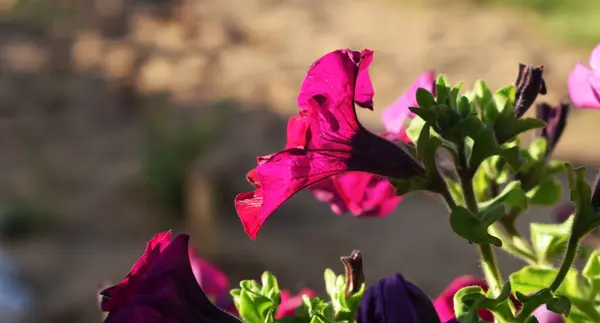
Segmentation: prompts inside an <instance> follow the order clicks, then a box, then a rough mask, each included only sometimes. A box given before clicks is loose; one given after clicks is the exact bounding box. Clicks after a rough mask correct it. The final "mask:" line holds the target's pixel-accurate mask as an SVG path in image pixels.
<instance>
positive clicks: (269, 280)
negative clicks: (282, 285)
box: [260, 271, 279, 295]
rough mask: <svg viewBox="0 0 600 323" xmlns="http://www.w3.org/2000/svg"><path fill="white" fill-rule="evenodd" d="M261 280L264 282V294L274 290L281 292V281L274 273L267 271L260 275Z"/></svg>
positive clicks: (262, 292) (262, 291)
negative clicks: (278, 280) (279, 281)
mask: <svg viewBox="0 0 600 323" xmlns="http://www.w3.org/2000/svg"><path fill="white" fill-rule="evenodd" d="M260 281H261V283H262V289H261V294H262V295H267V294H269V293H273V292H275V293H277V294H279V283H278V282H277V278H276V277H275V276H274V275H273V274H271V273H270V272H268V271H265V272H264V273H263V274H262V276H261V277H260Z"/></svg>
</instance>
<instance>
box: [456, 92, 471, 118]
mask: <svg viewBox="0 0 600 323" xmlns="http://www.w3.org/2000/svg"><path fill="white" fill-rule="evenodd" d="M472 108H473V105H472V104H471V102H470V101H469V99H468V98H467V97H466V96H461V97H460V98H459V100H458V109H457V110H458V113H459V114H460V116H461V117H462V118H466V117H467V116H468V115H469V114H471V113H472V112H474V111H473V109H472Z"/></svg>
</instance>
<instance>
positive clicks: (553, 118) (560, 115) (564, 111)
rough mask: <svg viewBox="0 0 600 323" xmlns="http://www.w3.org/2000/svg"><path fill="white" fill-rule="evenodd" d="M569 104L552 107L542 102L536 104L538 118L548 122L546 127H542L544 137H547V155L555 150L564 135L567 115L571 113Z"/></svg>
mask: <svg viewBox="0 0 600 323" xmlns="http://www.w3.org/2000/svg"><path fill="white" fill-rule="evenodd" d="M569 107H570V106H569V104H568V103H561V104H560V105H559V106H558V107H556V108H552V107H551V106H550V105H548V104H546V103H540V104H538V105H537V106H536V114H537V118H538V119H542V120H544V121H545V122H546V127H545V128H544V129H542V133H541V135H542V137H544V138H546V142H547V145H546V156H549V155H550V154H552V152H553V151H554V148H555V147H556V144H557V143H558V140H559V139H560V137H561V136H562V133H563V131H564V130H565V127H566V125H567V117H568V115H569Z"/></svg>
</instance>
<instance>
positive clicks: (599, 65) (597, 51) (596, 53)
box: [590, 44, 600, 72]
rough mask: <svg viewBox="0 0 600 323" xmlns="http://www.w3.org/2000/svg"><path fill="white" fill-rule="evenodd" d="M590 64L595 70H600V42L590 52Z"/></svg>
mask: <svg viewBox="0 0 600 323" xmlns="http://www.w3.org/2000/svg"><path fill="white" fill-rule="evenodd" d="M590 66H591V67H592V69H593V70H594V71H597V72H599V71H600V44H598V45H596V47H594V49H593V50H592V53H591V54H590Z"/></svg>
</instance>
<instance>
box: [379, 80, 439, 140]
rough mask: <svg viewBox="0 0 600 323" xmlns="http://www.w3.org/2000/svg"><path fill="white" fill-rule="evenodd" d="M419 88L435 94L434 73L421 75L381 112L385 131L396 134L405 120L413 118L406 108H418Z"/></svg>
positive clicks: (402, 127) (412, 114)
mask: <svg viewBox="0 0 600 323" xmlns="http://www.w3.org/2000/svg"><path fill="white" fill-rule="evenodd" d="M419 88H424V89H425V90H427V91H429V92H431V93H435V72H433V71H428V72H425V73H423V74H421V75H420V76H419V77H418V78H417V80H416V81H415V82H414V83H413V84H412V85H411V86H410V88H408V90H406V92H404V93H403V94H402V95H401V96H400V97H399V98H398V99H396V101H394V103H392V105H391V106H390V107H388V108H387V109H386V110H385V111H383V114H382V122H383V125H384V126H385V129H386V130H387V131H389V132H391V133H398V132H400V131H402V129H404V122H405V120H406V118H414V113H412V112H411V111H410V110H409V109H408V108H410V107H418V106H419V104H418V103H417V90H418V89H419Z"/></svg>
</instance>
